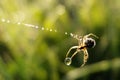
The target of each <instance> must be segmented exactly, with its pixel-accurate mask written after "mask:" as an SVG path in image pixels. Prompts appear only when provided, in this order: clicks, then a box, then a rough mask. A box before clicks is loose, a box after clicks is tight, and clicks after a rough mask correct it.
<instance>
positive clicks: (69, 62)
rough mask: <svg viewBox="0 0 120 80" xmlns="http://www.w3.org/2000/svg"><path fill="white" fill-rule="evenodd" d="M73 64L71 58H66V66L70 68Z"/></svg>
mask: <svg viewBox="0 0 120 80" xmlns="http://www.w3.org/2000/svg"><path fill="white" fill-rule="evenodd" d="M71 63H72V60H71V58H69V57H67V58H65V64H66V65H68V66H69V65H70V64H71Z"/></svg>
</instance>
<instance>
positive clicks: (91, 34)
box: [85, 33, 98, 38]
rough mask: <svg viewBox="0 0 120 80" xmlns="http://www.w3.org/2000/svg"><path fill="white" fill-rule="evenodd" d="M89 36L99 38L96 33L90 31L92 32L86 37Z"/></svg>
mask: <svg viewBox="0 0 120 80" xmlns="http://www.w3.org/2000/svg"><path fill="white" fill-rule="evenodd" d="M89 36H94V37H96V38H98V36H96V35H95V34H93V33H90V34H88V35H85V38H87V37H89Z"/></svg>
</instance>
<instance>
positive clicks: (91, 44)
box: [84, 38, 96, 48]
mask: <svg viewBox="0 0 120 80" xmlns="http://www.w3.org/2000/svg"><path fill="white" fill-rule="evenodd" d="M84 43H85V46H86V47H87V48H93V47H94V46H95V45H96V42H95V40H94V39H92V38H86V40H85V42H84Z"/></svg>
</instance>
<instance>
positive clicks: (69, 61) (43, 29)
mask: <svg viewBox="0 0 120 80" xmlns="http://www.w3.org/2000/svg"><path fill="white" fill-rule="evenodd" d="M1 22H2V23H7V24H10V23H14V22H11V21H10V20H8V19H4V18H2V19H1ZM14 24H17V25H21V26H22V25H23V26H25V27H29V28H35V29H39V30H42V31H45V30H46V31H49V32H58V30H56V29H51V28H50V29H49V28H45V27H41V26H37V25H33V24H27V23H22V22H17V23H14ZM64 34H65V35H70V36H71V37H73V38H76V37H77V36H78V35H75V34H73V33H68V32H64ZM71 62H72V60H71V58H70V57H66V58H65V64H66V65H68V66H69V65H70V64H71Z"/></svg>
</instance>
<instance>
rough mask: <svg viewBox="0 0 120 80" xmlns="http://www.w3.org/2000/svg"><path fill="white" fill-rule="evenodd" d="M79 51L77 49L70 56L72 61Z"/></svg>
mask: <svg viewBox="0 0 120 80" xmlns="http://www.w3.org/2000/svg"><path fill="white" fill-rule="evenodd" d="M79 51H80V50H79V49H77V50H76V51H75V52H74V53H73V54H72V56H71V59H72V58H73V57H74V56H75V55H76V54H77V53H78V52H79Z"/></svg>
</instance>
